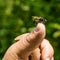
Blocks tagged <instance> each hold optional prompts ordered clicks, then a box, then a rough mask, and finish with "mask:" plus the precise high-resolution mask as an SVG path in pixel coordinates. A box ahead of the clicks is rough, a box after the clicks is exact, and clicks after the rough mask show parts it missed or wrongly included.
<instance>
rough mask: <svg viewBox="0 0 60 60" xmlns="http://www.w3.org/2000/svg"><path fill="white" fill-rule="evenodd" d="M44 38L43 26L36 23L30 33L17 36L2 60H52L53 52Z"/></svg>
mask: <svg viewBox="0 0 60 60" xmlns="http://www.w3.org/2000/svg"><path fill="white" fill-rule="evenodd" d="M44 37H45V26H44V25H43V24H42V23H38V25H37V27H36V29H35V30H34V31H32V32H31V33H26V34H23V35H21V36H18V37H17V38H16V39H15V40H16V41H17V42H16V43H14V44H13V45H12V46H11V47H10V48H9V49H8V50H7V52H6V53H5V55H4V57H3V60H29V56H30V59H31V60H53V54H54V50H53V48H52V46H51V44H50V43H49V41H48V40H46V39H44Z"/></svg>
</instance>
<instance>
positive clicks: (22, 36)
mask: <svg viewBox="0 0 60 60" xmlns="http://www.w3.org/2000/svg"><path fill="white" fill-rule="evenodd" d="M28 34H29V33H25V34H22V35H19V36H17V37H16V38H15V39H14V40H15V41H19V40H22V38H23V39H24V38H25V37H26V36H27V35H28Z"/></svg>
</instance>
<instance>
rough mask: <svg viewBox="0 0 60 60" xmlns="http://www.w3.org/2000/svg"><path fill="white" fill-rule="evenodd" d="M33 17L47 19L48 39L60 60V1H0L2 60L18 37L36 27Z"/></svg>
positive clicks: (0, 51)
mask: <svg viewBox="0 0 60 60" xmlns="http://www.w3.org/2000/svg"><path fill="white" fill-rule="evenodd" d="M32 16H41V17H44V18H46V19H47V22H46V24H45V25H46V38H47V39H48V40H49V41H50V43H51V44H52V46H53V48H54V51H55V54H54V57H55V60H60V0H0V60H2V57H3V56H4V54H5V52H6V50H7V48H8V47H9V46H10V45H11V44H12V43H14V38H15V37H16V36H18V35H20V34H23V33H27V32H30V31H32V29H33V28H34V27H35V25H34V23H33V22H32Z"/></svg>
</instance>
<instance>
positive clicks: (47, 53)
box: [41, 39, 54, 60]
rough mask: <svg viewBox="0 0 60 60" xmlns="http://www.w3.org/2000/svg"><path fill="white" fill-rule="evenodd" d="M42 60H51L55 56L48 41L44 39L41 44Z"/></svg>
mask: <svg viewBox="0 0 60 60" xmlns="http://www.w3.org/2000/svg"><path fill="white" fill-rule="evenodd" d="M41 52H42V56H41V57H42V60H47V59H49V60H50V59H51V58H52V57H53V55H54V50H53V48H52V46H51V44H50V43H49V41H48V40H46V39H44V40H43V41H42V43H41Z"/></svg>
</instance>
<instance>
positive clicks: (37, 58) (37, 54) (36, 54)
mask: <svg viewBox="0 0 60 60" xmlns="http://www.w3.org/2000/svg"><path fill="white" fill-rule="evenodd" d="M31 60H40V49H39V48H36V49H35V50H34V51H33V52H32V53H31Z"/></svg>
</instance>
